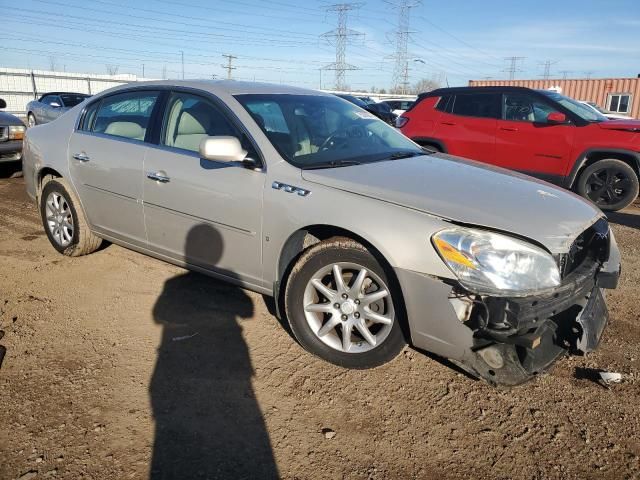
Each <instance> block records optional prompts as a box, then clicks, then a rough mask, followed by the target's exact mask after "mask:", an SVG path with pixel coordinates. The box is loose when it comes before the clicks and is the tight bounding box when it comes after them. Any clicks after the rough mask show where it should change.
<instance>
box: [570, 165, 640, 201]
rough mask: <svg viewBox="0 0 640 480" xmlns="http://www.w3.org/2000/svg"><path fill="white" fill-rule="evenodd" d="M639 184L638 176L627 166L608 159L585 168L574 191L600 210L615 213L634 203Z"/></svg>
mask: <svg viewBox="0 0 640 480" xmlns="http://www.w3.org/2000/svg"><path fill="white" fill-rule="evenodd" d="M639 183H640V182H638V174H637V173H636V172H635V170H634V169H633V168H631V166H629V164H627V163H625V162H623V161H622V160H617V159H615V158H608V159H605V160H598V161H597V162H595V163H594V164H592V165H589V166H588V167H587V168H585V169H584V171H583V172H582V174H581V175H580V178H578V183H577V185H576V190H577V192H578V193H579V194H580V195H582V196H583V197H584V198H586V199H587V200H590V201H592V202H593V203H595V204H596V205H597V206H598V207H600V209H602V210H604V211H609V212H615V211H616V210H621V209H623V208H625V207H627V206H629V205H630V204H631V203H633V202H634V201H635V199H636V198H637V197H638V190H639V188H640V184H639Z"/></svg>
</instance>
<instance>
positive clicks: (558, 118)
mask: <svg viewBox="0 0 640 480" xmlns="http://www.w3.org/2000/svg"><path fill="white" fill-rule="evenodd" d="M547 123H567V116H566V115H565V114H564V113H560V112H551V113H550V114H549V115H547Z"/></svg>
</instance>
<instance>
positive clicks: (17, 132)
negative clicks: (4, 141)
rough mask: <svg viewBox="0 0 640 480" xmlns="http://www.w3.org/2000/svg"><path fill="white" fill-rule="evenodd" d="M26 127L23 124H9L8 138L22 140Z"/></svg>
mask: <svg viewBox="0 0 640 480" xmlns="http://www.w3.org/2000/svg"><path fill="white" fill-rule="evenodd" d="M25 130H26V128H25V127H24V126H23V125H11V126H10V127H9V140H22V139H23V138H24V131H25Z"/></svg>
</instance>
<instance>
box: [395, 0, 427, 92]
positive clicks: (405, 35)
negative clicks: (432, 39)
mask: <svg viewBox="0 0 640 480" xmlns="http://www.w3.org/2000/svg"><path fill="white" fill-rule="evenodd" d="M387 3H388V4H390V5H391V6H392V7H393V8H395V9H397V10H398V27H397V28H396V29H395V30H394V31H393V32H392V33H393V35H394V36H395V40H394V42H395V47H396V52H395V53H394V54H393V55H392V56H391V58H393V59H395V61H396V62H395V66H394V68H393V80H392V82H391V83H392V84H393V88H394V90H395V91H396V92H398V93H401V94H403V95H404V94H406V93H407V92H408V90H409V53H408V51H409V35H410V34H411V31H410V30H409V14H410V12H411V9H412V8H415V7H417V6H419V5H420V4H421V3H422V0H399V1H390V0H389V1H387ZM423 63H424V62H423Z"/></svg>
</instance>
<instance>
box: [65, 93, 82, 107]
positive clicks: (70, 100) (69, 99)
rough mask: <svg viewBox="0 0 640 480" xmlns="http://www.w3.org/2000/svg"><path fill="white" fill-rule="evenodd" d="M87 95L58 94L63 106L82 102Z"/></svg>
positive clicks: (73, 105)
mask: <svg viewBox="0 0 640 480" xmlns="http://www.w3.org/2000/svg"><path fill="white" fill-rule="evenodd" d="M88 96H89V95H82V94H80V93H78V94H63V95H60V98H61V99H62V102H63V103H64V106H65V107H75V106H76V105H78V104H79V103H82V102H83V101H84V100H85V99H86V98H87V97H88Z"/></svg>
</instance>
